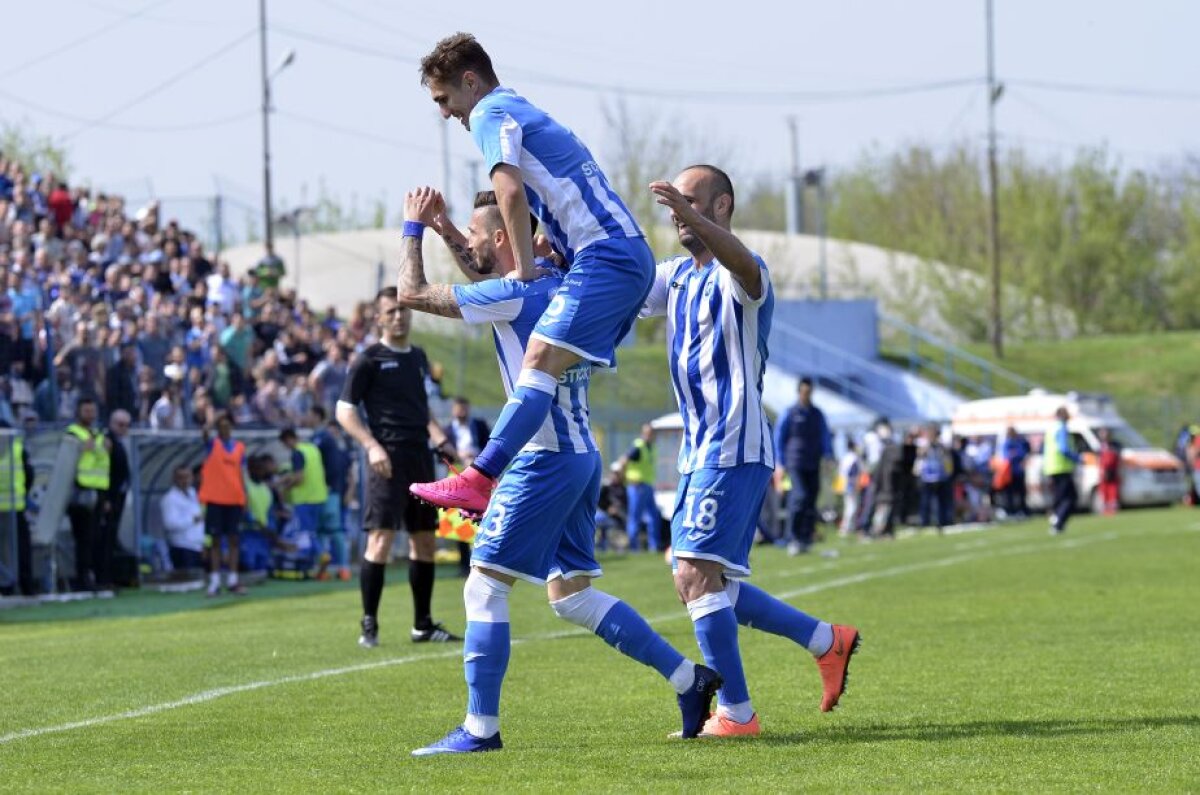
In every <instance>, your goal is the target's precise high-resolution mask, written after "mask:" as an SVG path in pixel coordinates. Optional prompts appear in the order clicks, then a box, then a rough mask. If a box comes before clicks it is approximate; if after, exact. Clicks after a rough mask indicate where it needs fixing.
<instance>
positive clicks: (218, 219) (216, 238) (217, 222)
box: [212, 193, 225, 256]
mask: <svg viewBox="0 0 1200 795" xmlns="http://www.w3.org/2000/svg"><path fill="white" fill-rule="evenodd" d="M224 204H225V200H224V198H223V197H222V196H221V194H220V193H218V194H217V195H216V196H213V209H212V213H213V244H214V245H215V246H216V248H217V255H218V256H220V254H221V252H222V251H224V250H225V218H224V210H225V208H224Z"/></svg>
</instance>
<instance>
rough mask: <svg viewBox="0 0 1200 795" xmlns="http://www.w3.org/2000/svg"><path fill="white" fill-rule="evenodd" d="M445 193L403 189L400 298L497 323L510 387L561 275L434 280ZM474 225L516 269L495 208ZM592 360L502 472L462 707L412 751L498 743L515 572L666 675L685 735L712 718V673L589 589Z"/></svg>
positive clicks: (472, 622)
mask: <svg viewBox="0 0 1200 795" xmlns="http://www.w3.org/2000/svg"><path fill="white" fill-rule="evenodd" d="M441 203H442V200H441V196H439V195H438V194H437V193H436V192H435V191H433V190H432V189H430V188H421V189H418V190H416V191H413V192H410V193H409V194H408V196H407V197H406V199H405V204H404V212H405V218H406V219H407V220H406V221H405V223H404V260H403V264H402V265H401V269H400V281H399V291H398V295H399V298H400V302H401V304H402V305H404V306H407V307H411V308H413V309H416V310H419V311H422V312H430V313H433V314H437V315H443V316H445V317H455V318H462V319H463V320H465V321H467V322H468V323H491V324H492V328H493V332H494V337H495V341H496V355H497V357H498V358H499V360H500V374H501V377H502V378H503V380H504V387H505V391H506V392H507V393H508V394H509V395H510V396H511V395H512V394H513V392H514V391H515V385H516V383H517V382H518V380H519V378H520V362H521V354H522V353H523V351H524V348H525V346H526V345H527V344H528V342H529V338H530V335H531V333H532V332H533V329H534V327H535V326H536V325H537V323H538V319H539V318H540V317H541V316H542V314H543V312H545V310H546V307H547V306H548V305H550V303H551V302H552V301H553V300H555V298H554V297H555V295H556V293H557V291H558V290H559V289H560V288H561V285H562V283H563V277H562V276H561V275H560V274H553V275H551V273H550V271H548V270H547V271H543V274H544V275H543V276H542V277H540V278H538V279H536V280H534V281H519V280H517V279H515V278H499V279H492V280H489V281H481V282H478V283H476V284H471V285H457V286H451V285H448V284H428V283H427V281H426V278H425V270H424V265H423V262H422V257H421V234H422V232H423V231H424V227H425V225H439V226H440V224H439V223H438V220H437V219H438V217H439V213H438V206H439V205H440V204H441ZM526 224H528V220H527V221H526ZM526 229H528V226H526ZM440 231H442V230H441V229H439V232H440ZM467 233H468V243H469V245H470V250H471V251H472V252H473V254H474V256H475V257H476V259H477V260H478V264H479V268H478V270H479V272H481V273H489V272H493V271H494V272H496V273H499V274H501V275H503V276H508V277H511V276H512V275H514V272H515V270H516V256H515V254H514V251H513V247H512V244H511V240H510V238H509V235H508V231H507V228H506V226H505V219H504V217H503V216H502V215H501V214H500V210H499V208H498V207H496V206H495V205H491V206H488V205H484V206H479V207H476V209H475V211H474V213H473V215H472V217H471V223H470V226H469V227H468V230H467ZM590 370H591V366H590V365H589V364H588V363H587V362H578V363H576V364H575V365H573V366H572V367H570V368H569V369H568V370H567V371H566V372H565V373H563V375H562V377H561V378H560V379H559V380H558V381H557V382H556V384H555V394H554V400H553V402H552V404H551V406H550V412H549V416H548V417H547V419H546V420H545V421H544V422H543V423H542V425H541V427H540V428H539V429H538V430H537V433H535V434H534V436H533V438H532V439H531V440H530V442H529V444H527V445H526V446H525V448H524V450H522V451H521V452H520V453H519V454H518V455H517V457H516V458H515V460H514V461H513V464H512V467H511V468H510V469H509V470H508V472H506V473H505V475H504V479H503V480H502V481H501V482H500V485H499V488H497V490H496V493H495V495H494V496H493V497H492V499H491V504H490V506H489V507H488V510H487V513H485V514H484V516H483V519H482V522H481V525H480V527H481V530H480V533H479V536H478V537H477V539H476V542H475V550H474V554H473V555H472V557H471V564H472V570H471V574H470V576H469V577H468V578H467V584H466V586H465V587H464V588H463V599H464V601H465V602H466V611H467V632H466V643H465V645H464V650H463V658H464V663H463V665H464V668H465V669H466V679H467V690H468V699H467V717H466V720H465V721H464V722H463V724H462V725H461V726H459V727H457V728H455V729H453V730H452V731H451V732H450V733H449V734H447V735H446V736H445V737H444V738H442V739H441V740H439V741H437V742H435V743H433V744H431V745H428V746H426V747H424V748H420V749H417V750H416V751H414V752H413V754H414V755H415V756H428V755H433V754H447V753H470V752H474V751H491V750H496V749H498V748H500V747H502V746H501V742H500V718H499V715H500V709H499V708H500V686H501V682H502V681H503V678H504V673H505V670H506V668H507V667H508V657H509V620H508V595H509V591H510V590H511V589H512V586H513V583H515V582H516V580H518V579H522V580H528V581H529V582H533V583H537V584H541V583H546V592H547V596H548V597H549V599H550V606H551V607H552V608H553V609H554V612H555V613H556V614H557V615H558V616H559V617H561V618H563V619H566V620H567V621H570V622H572V623H574V624H578V625H579V626H581V627H585V628H587V629H589V630H591V631H592V632H594V633H596V634H597V635H599V636H600V637H601V638H602V639H603V640H604V641H605V642H606V643H608V644H609V645H610V646H613V647H614V648H616V649H617V650H618V651H620V652H622V653H623V654H626V655H628V656H629V657H632V658H633V659H635V660H637V661H638V662H641V663H644V664H646V665H649V666H651V667H652V668H654V669H655V670H657V671H658V672H659V673H660V674H662V675H663V677H665V678H666V679H667V680H668V681H669V682H670V683H671V685H672V686H674V688H675V690H676V693H677V694H678V701H679V708H680V711H681V712H682V716H683V729H682V732H681V734H682V735H683V736H685V737H695V736H696V735H697V733H698V732H699V730H700V728H701V726H702V724H703V723H704V720H705V718H707V716H708V711H709V707H710V706H711V704H712V698H713V695H714V694H715V693H716V690H717V688H718V687H719V686H720V679H719V677H717V675H716V673H715V672H714V671H713V670H711V669H710V668H707V667H705V666H703V665H696V664H695V663H692V662H690V661H689V660H687V659H685V658H684V656H683V655H682V654H680V653H679V652H678V651H676V650H675V649H674V648H672V647H671V645H670V644H669V643H667V642H666V641H665V640H664V639H663V638H662V637H661V636H659V635H658V634H657V633H656V632H654V630H652V629H651V628H650V625H649V624H647V623H646V621H645V619H643V618H642V617H641V616H639V615H638V614H637V613H636V612H635V611H634V610H633V608H631V607H630V606H629V605H627V604H626V603H625V602H622V601H621V600H619V599H617V598H616V597H613V596H610V595H609V594H606V593H604V592H602V591H598V590H596V589H595V588H593V587H592V578H593V577H597V576H599V575H600V573H601V571H600V564H599V563H597V562H596V558H595V549H594V544H595V533H596V525H595V513H596V504H597V501H598V499H599V496H600V477H601V473H602V466H601V462H600V454H599V453H598V452H597V449H596V442H595V439H593V438H592V433H591V429H590V428H589V426H588V403H587V387H588V380H589V375H590Z"/></svg>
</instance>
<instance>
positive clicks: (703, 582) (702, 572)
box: [675, 558, 725, 604]
mask: <svg viewBox="0 0 1200 795" xmlns="http://www.w3.org/2000/svg"><path fill="white" fill-rule="evenodd" d="M701 563H702V564H708V563H709V561H702V562H701ZM724 590H725V581H724V578H723V577H722V574H721V570H720V566H719V565H711V566H710V565H697V564H695V563H693V562H692V561H690V560H687V559H686V558H684V559H680V560H679V564H678V568H677V569H676V570H675V591H676V593H678V594H679V600H680V601H681V602H683V603H684V604H688V603H690V602H693V601H695V600H696V599H698V598H700V597H701V596H703V595H705V594H709V593H717V592H724Z"/></svg>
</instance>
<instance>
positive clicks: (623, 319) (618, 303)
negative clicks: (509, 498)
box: [412, 33, 654, 513]
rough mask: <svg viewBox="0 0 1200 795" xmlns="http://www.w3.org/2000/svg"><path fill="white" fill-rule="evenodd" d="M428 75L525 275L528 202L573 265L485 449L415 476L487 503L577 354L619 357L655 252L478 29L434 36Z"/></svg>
mask: <svg viewBox="0 0 1200 795" xmlns="http://www.w3.org/2000/svg"><path fill="white" fill-rule="evenodd" d="M421 83H422V85H424V86H426V87H427V88H428V89H429V93H430V96H431V97H432V98H433V101H434V102H436V103H437V105H438V107H439V108H440V109H441V112H442V117H443V118H445V119H449V118H451V117H453V118H456V119H458V120H459V121H460V122H462V124H463V126H464V127H466V128H467V129H468V130H469V131H470V132H471V137H472V138H474V140H475V143H476V144H477V145H478V146H479V149H480V151H481V152H482V153H483V156H484V159H485V160H486V161H487V167H488V171H489V173H490V174H491V180H492V188H493V190H494V191H495V193H496V200H497V203H498V205H499V207H500V215H501V217H502V218H503V220H504V229H505V231H506V232H507V234H508V236H509V240H510V242H511V246H512V249H513V255H514V257H515V264H516V270H515V273H516V276H517V278H518V279H520V280H522V281H530V280H532V279H534V278H536V276H537V268H536V265H535V264H534V256H533V237H532V232H531V230H530V227H529V213H530V211H532V212H533V214H534V215H536V216H537V217H538V218H539V219H540V220H541V222H542V224H543V226H544V227H545V229H546V230H547V232H548V233H549V235H550V237H551V238H552V243H553V245H554V248H555V249H557V250H558V251H559V252H560V253H561V254H562V255H563V256H564V258H565V259H566V262H567V264H568V265H569V271H568V273H567V274H566V277H565V278H564V279H563V284H562V286H561V287H560V288H559V290H558V292H557V294H556V295H555V297H554V300H553V301H551V302H550V304H549V307H548V308H547V310H546V312H545V313H544V314H543V315H542V316H541V319H540V320H539V321H538V323H537V326H536V328H535V329H534V330H533V333H532V334H531V335H530V338H529V345H528V348H527V349H526V351H525V353H524V357H523V365H522V368H521V372H520V375H519V376H518V378H517V381H516V384H515V385H514V389H513V393H512V396H511V397H510V398H509V401H508V403H507V404H506V405H505V407H504V411H503V412H502V413H501V414H500V418H499V419H498V420H497V422H496V427H495V429H494V430H493V431H492V437H491V440H490V441H489V442H488V444H487V446H486V447H485V448H484V450H483V452H481V453H480V454H479V456H478V457H477V458H476V459H475V462H474V463H473V464H472V465H471V466H470V467H468V468H467V469H466V470H464V472H463V473H462V474H461V475H455V476H453V477H449V478H445V479H443V480H440V481H437V482H435V483H418V484H414V485H413V486H412V493H413V494H415V495H417V496H418V497H420V498H421V499H424V500H426V501H427V502H430V503H433V504H434V505H439V506H442V507H446V508H461V509H466V510H468V511H472V512H476V513H482V512H483V511H484V510H485V509H486V508H487V504H488V499H489V497H490V496H491V493H492V490H493V489H494V488H495V484H496V479H497V478H498V477H499V476H500V473H501V472H503V471H504V469H505V467H507V466H508V465H509V463H510V462H511V461H512V460H513V458H514V457H515V456H516V454H517V452H518V451H519V450H520V449H521V448H522V447H524V446H525V444H526V442H528V441H529V440H530V439H531V438H532V437H533V435H534V434H535V433H537V431H538V428H540V427H541V426H542V423H543V422H544V421H545V419H546V416H547V414H548V413H549V411H550V406H551V404H552V403H553V401H554V398H555V394H556V390H557V384H558V379H559V377H560V376H561V375H562V374H563V373H564V372H565V371H566V370H567V368H569V367H571V366H572V365H574V364H576V363H578V362H580V361H586V362H590V363H592V364H595V365H600V366H604V367H608V366H612V364H613V362H614V360H615V349H616V344H617V342H619V341H620V340H621V338H622V337H624V336H625V334H626V333H627V332H628V331H629V329H630V327H631V326H632V325H633V322H634V320H635V319H636V318H637V313H638V310H639V309H640V308H641V306H642V303H643V302H644V300H645V298H646V294H647V292H648V291H649V289H650V284H651V282H652V281H653V279H654V257H653V255H652V254H651V253H650V247H649V246H648V245H647V244H646V241H645V238H644V236H643V234H642V230H641V229H640V228H639V227H638V225H637V222H636V221H635V220H634V218H633V214H632V213H631V212H629V210H628V209H627V208H626V207H625V205H624V204H623V203H622V201H621V199H620V197H619V196H617V194H616V193H615V192H614V191H613V189H612V187H611V186H610V185H609V183H608V179H607V178H606V177H605V176H604V174H603V172H601V170H600V167H599V166H598V165H596V161H595V159H594V158H593V157H592V154H591V152H589V151H588V149H587V147H586V146H584V145H583V143H582V142H581V141H580V140H579V139H578V138H576V137H575V135H574V134H573V133H572V132H571V131H570V130H568V129H567V128H566V127H563V126H562V125H561V124H559V123H558V122H556V121H555V120H554V119H552V118H551V117H550V116H549V115H547V114H546V113H545V112H544V111H542V110H540V109H538V108H537V107H535V106H534V105H532V104H531V103H530V102H529V101H528V100H526V99H524V98H523V97H521V96H518V95H517V94H516V93H515V92H514V91H513V90H512V89H509V88H504V87H502V86H501V85H500V80H499V78H497V77H496V72H495V70H494V69H493V68H492V61H491V58H489V57H488V54H487V52H485V51H484V49H483V47H482V46H480V44H479V42H477V41H476V40H475V38H474V37H473V36H471V35H469V34H466V33H458V34H455V35H453V36H450V37H448V38H446V39H443V40H442V41H440V42H438V44H437V46H436V47H434V49H433V52H431V53H430V54H429V55H427V56H425V58H424V59H422V61H421Z"/></svg>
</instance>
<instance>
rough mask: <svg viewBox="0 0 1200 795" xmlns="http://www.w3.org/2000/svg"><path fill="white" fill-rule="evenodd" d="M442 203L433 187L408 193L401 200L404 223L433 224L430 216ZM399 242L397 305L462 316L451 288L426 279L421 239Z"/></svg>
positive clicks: (432, 312) (420, 310) (435, 313)
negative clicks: (400, 247) (400, 246)
mask: <svg viewBox="0 0 1200 795" xmlns="http://www.w3.org/2000/svg"><path fill="white" fill-rule="evenodd" d="M441 203H442V197H441V194H439V193H438V192H437V191H435V190H434V189H433V188H417V189H416V190H412V191H409V192H408V194H407V195H406V196H405V197H404V220H405V221H406V222H408V221H416V222H418V223H422V224H426V225H432V221H433V216H434V215H435V213H436V209H437V207H438V205H439V204H441ZM402 240H403V242H402V244H401V245H402V246H403V252H402V254H401V259H400V275H399V278H397V280H396V293H397V298H398V300H399V303H400V305H401V306H404V307H407V308H409V309H413V310H415V311H417V312H427V313H429V314H431V315H441V316H442V317H462V310H460V309H459V308H458V302H457V301H455V300H454V289H453V288H452V287H451V286H450V285H448V284H430V283H429V280H428V279H427V278H426V277H425V260H424V257H423V255H422V253H421V238H420V237H414V236H406V237H404V238H402Z"/></svg>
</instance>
